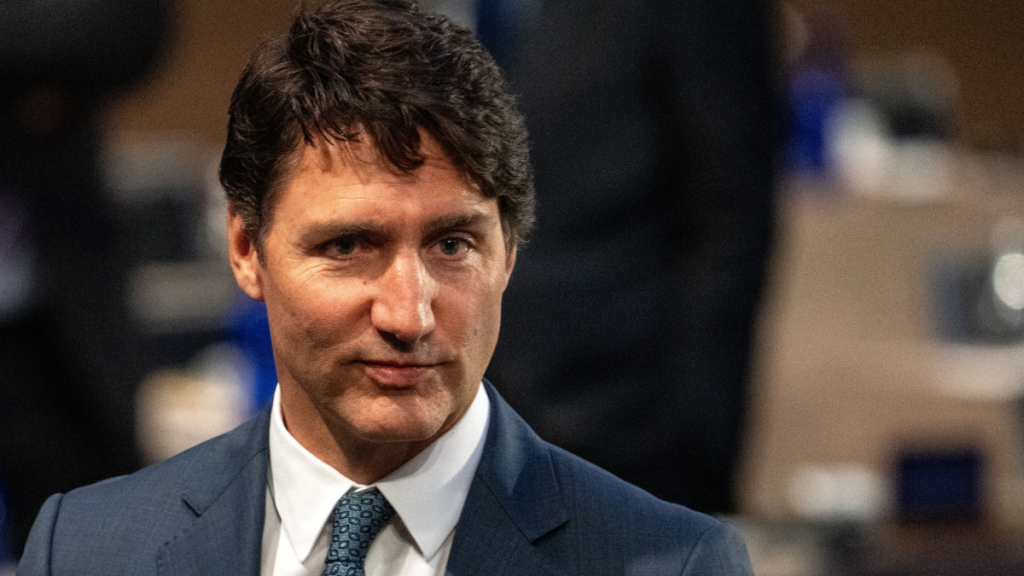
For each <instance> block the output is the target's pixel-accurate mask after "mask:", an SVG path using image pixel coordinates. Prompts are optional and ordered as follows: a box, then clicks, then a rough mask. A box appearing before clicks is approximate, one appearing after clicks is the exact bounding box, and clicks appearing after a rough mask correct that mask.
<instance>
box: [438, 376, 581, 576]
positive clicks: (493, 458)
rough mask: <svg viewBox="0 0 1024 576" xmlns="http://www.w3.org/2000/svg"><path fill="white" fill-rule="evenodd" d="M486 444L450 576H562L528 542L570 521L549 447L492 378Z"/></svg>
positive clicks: (458, 529)
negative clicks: (489, 418)
mask: <svg viewBox="0 0 1024 576" xmlns="http://www.w3.org/2000/svg"><path fill="white" fill-rule="evenodd" d="M484 387H485V389H486V390H487V394H488V396H489V397H490V400H491V421H490V425H489V428H488V431H487V442H486V444H485V445H484V453H483V456H482V458H481V460H480V465H479V467H478V468H477V472H476V478H475V479H474V481H473V485H472V486H471V487H470V490H469V496H468V497H467V499H466V505H465V507H464V508H463V512H462V516H461V518H460V519H459V524H458V526H457V527H456V529H455V541H454V543H453V545H452V552H451V555H450V556H449V559H448V568H447V573H448V574H449V575H450V576H469V575H474V574H495V575H498V574H502V575H508V576H511V575H514V574H524V575H525V574H530V575H534V576H539V575H555V574H560V572H558V571H557V570H556V569H554V568H552V567H550V566H548V565H547V562H546V561H545V560H544V559H543V558H542V557H541V555H540V554H539V553H538V552H537V551H536V549H535V548H534V547H533V546H532V543H533V542H534V541H536V540H537V539H538V538H540V537H541V536H544V535H545V534H547V533H549V532H551V531H552V530H555V529H556V528H558V527H559V526H561V525H562V524H564V523H565V522H566V521H567V520H568V511H567V510H566V507H565V504H564V502H563V500H562V495H561V489H560V488H559V485H558V479H557V477H556V476H555V471H554V465H553V464H552V462H551V455H550V453H549V449H548V447H547V445H546V444H545V443H544V442H543V441H542V440H541V439H540V438H539V437H538V436H537V435H536V434H535V433H534V432H533V430H531V429H530V427H529V426H528V425H527V424H526V422H524V421H523V420H522V419H521V418H520V417H519V415H518V414H516V413H515V411H513V410H512V408H511V407H510V406H509V405H508V404H507V403H505V401H504V400H503V399H502V398H501V396H499V395H498V393H497V391H495V389H494V387H493V386H492V385H491V384H490V382H487V381H486V380H485V381H484Z"/></svg>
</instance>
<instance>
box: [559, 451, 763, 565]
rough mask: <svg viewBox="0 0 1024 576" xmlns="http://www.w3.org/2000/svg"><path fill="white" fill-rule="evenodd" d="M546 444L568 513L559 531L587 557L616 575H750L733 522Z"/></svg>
mask: <svg viewBox="0 0 1024 576" xmlns="http://www.w3.org/2000/svg"><path fill="white" fill-rule="evenodd" d="M547 449H548V452H549V454H550V455H551V461H552V464H553V467H554V471H555V474H556V476H557V477H558V483H559V486H560V489H561V492H562V495H563V502H564V504H565V506H566V508H567V512H568V518H569V520H568V522H567V523H566V524H565V526H563V530H564V531H565V532H566V534H565V535H566V536H569V537H570V539H572V540H575V541H577V542H579V543H580V545H581V546H583V547H584V548H585V549H586V550H585V551H584V554H586V555H588V556H590V557H591V558H592V559H594V560H597V561H599V562H601V563H604V564H609V565H613V566H616V565H617V566H619V568H621V569H622V572H621V573H635V574H686V575H689V574H700V575H708V576H712V575H721V576H726V575H728V576H746V575H750V574H751V569H750V564H749V559H748V555H747V550H746V546H745V545H744V543H743V539H742V537H741V536H740V534H739V532H738V530H737V529H736V528H735V527H734V526H733V525H731V524H729V523H728V522H725V521H722V520H719V519H717V518H714V517H711V516H709V515H707V514H702V513H700V512H696V511H694V510H691V509H689V508H686V507H684V506H680V505H678V504H672V503H669V502H665V501H663V500H660V499H658V498H656V497H654V496H653V495H651V494H650V493H648V492H646V491H644V490H642V489H640V488H638V487H636V486H634V485H632V484H629V483H627V482H625V481H624V480H621V479H619V478H618V477H616V476H614V475H612V474H610V473H609V472H606V471H605V470H603V469H601V468H599V467H597V466H595V465H593V464H591V463H589V462H587V461H585V460H583V459H581V458H578V457H576V456H574V455H572V454H570V453H568V452H566V451H564V450H562V449H560V448H558V447H556V446H553V445H550V444H547ZM563 539H564V538H563Z"/></svg>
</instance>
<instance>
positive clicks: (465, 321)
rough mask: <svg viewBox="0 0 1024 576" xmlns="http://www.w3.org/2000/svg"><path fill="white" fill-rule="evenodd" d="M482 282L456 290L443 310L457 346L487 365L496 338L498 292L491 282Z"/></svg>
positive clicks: (499, 297) (499, 313)
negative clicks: (456, 340)
mask: <svg viewBox="0 0 1024 576" xmlns="http://www.w3.org/2000/svg"><path fill="white" fill-rule="evenodd" d="M481 284H482V285H477V286H473V287H471V288H467V289H465V290H459V291H457V292H456V293H455V295H454V296H453V297H452V298H449V302H448V306H446V307H445V311H444V313H445V319H446V320H448V325H449V326H451V327H452V330H451V332H452V334H451V336H452V337H453V338H457V339H458V342H457V345H458V346H459V347H460V348H461V349H463V350H464V351H466V354H467V356H471V357H472V361H473V362H476V363H481V362H482V363H483V364H485V365H486V363H487V362H488V361H489V360H490V357H491V354H492V352H493V351H494V346H495V344H496V343H497V340H498V329H499V325H500V323H501V291H500V290H496V289H495V288H494V286H493V285H492V284H490V283H481ZM456 326H457V327H456ZM484 367H486V366H483V367H481V368H484Z"/></svg>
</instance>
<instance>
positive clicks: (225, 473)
mask: <svg viewBox="0 0 1024 576" xmlns="http://www.w3.org/2000/svg"><path fill="white" fill-rule="evenodd" d="M264 420H266V418H265V414H264V413H261V414H259V415H257V416H256V417H255V418H253V419H252V420H249V421H248V422H246V423H244V424H242V425H241V426H239V427H238V428H235V429H234V430H232V431H230V432H228V433H226V434H222V435H220V436H217V437H216V438H213V439H211V440H207V441H206V442H203V443H201V444H199V445H197V446H194V447H192V448H190V449H188V450H186V451H184V452H182V453H181V454H178V455H177V456H174V457H171V458H168V459H167V460H164V461H162V462H159V463H157V464H154V465H152V466H148V467H146V468H143V469H142V470H139V471H138V472H135V473H134V474H130V475H127V476H119V477H117V478H111V479H108V480H104V481H102V482H98V483H96V484H92V485H90V486H85V487H82V488H78V489H76V490H72V491H71V492H69V493H67V494H66V495H65V496H64V498H63V504H62V505H61V509H62V511H64V510H69V508H70V509H76V508H78V507H81V508H84V509H95V510H96V511H97V512H105V513H118V512H120V511H124V512H125V513H138V512H139V510H140V508H141V509H143V510H152V509H161V510H166V509H168V508H172V507H174V506H175V505H177V504H179V503H180V502H181V497H182V495H183V494H184V493H185V492H188V491H195V490H213V491H216V490H217V489H218V488H219V486H218V484H222V483H223V484H227V483H229V482H230V481H231V480H232V479H233V477H234V476H235V475H237V474H238V473H239V472H241V470H242V469H244V468H245V466H246V465H247V464H248V463H249V461H251V460H252V459H253V458H260V457H261V456H262V457H264V458H265V457H266V450H267V439H266V435H267V425H266V422H264Z"/></svg>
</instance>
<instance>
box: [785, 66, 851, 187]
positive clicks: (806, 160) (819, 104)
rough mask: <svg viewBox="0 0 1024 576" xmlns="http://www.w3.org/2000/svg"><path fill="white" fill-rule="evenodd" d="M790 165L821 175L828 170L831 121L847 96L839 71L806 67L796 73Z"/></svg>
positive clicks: (791, 119)
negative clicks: (828, 142) (828, 140)
mask: <svg viewBox="0 0 1024 576" xmlns="http://www.w3.org/2000/svg"><path fill="white" fill-rule="evenodd" d="M789 97H790V142H789V167H790V169H792V170H795V171H797V172H805V173H806V172H810V173H815V174H820V173H823V172H825V171H827V170H828V153H827V152H828V151H827V137H828V125H829V120H830V118H831V117H832V114H833V112H834V111H835V110H836V108H837V106H838V105H839V104H841V103H842V102H843V100H844V99H845V98H846V85H845V82H844V80H843V78H842V76H841V75H840V73H839V72H837V71H835V70H829V69H826V68H807V69H804V70H800V71H798V72H796V73H795V74H794V76H793V79H792V81H791V84H790V93H789Z"/></svg>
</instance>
